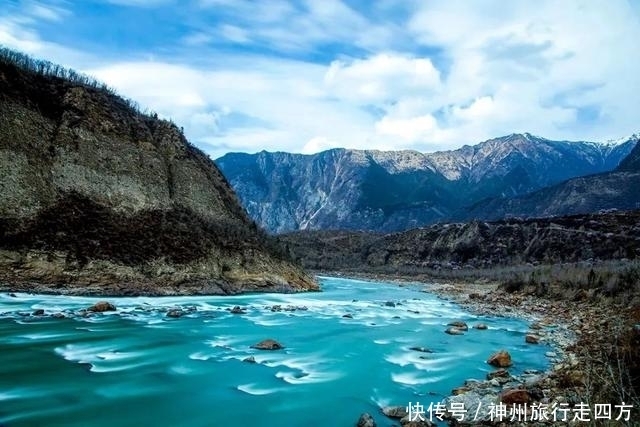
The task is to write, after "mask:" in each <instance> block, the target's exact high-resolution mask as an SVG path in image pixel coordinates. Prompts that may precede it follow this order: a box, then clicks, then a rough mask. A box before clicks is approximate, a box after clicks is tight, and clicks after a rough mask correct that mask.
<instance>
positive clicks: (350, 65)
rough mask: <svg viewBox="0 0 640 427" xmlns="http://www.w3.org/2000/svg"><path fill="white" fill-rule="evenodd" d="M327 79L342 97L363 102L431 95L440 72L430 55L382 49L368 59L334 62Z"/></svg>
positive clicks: (330, 85)
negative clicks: (412, 54) (384, 51)
mask: <svg viewBox="0 0 640 427" xmlns="http://www.w3.org/2000/svg"><path fill="white" fill-rule="evenodd" d="M324 82H325V85H326V86H327V88H328V89H329V91H330V92H331V93H332V94H334V95H336V96H339V97H341V98H343V99H349V100H353V101H355V102H360V103H363V104H369V103H389V102H395V101H398V100H400V99H402V98H404V97H405V96H407V95H408V94H411V93H414V94H419V95H421V96H428V95H429V93H430V92H432V91H433V90H434V89H437V88H438V86H439V84H440V74H439V72H438V70H436V68H435V67H434V66H433V64H432V63H431V60H429V59H428V58H409V57H405V56H401V55H396V54H389V53H382V54H377V55H374V56H371V57H369V58H367V59H356V60H351V61H349V62H347V61H344V60H337V61H334V62H332V63H331V65H330V66H329V70H328V71H327V73H326V74H325V77H324Z"/></svg>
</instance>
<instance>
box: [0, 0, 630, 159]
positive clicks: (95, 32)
mask: <svg viewBox="0 0 640 427" xmlns="http://www.w3.org/2000/svg"><path fill="white" fill-rule="evenodd" d="M639 40H640V1H639V0H582V1H581V0H576V1H573V0H563V1H557V0H548V1H547V0H529V1H523V0H512V1H503V0H473V1H470V0H469V1H462V0H406V1H403V0H396V1H392V0H379V1H373V0H372V1H367V0H349V1H347V0H342V1H341V0H307V1H285V0H262V1H257V0H256V1H249V0H42V1H36V0H24V1H23V0H2V7H1V8H0V44H1V45H4V46H7V47H10V48H12V49H17V50H20V51H23V52H25V53H28V54H30V55H32V56H34V57H37V58H40V59H46V60H49V61H52V62H56V63H59V64H62V65H64V66H66V67H71V68H74V69H76V70H78V71H81V72H84V73H86V74H90V75H91V76H94V77H96V78H97V79H98V80H101V81H103V82H105V83H107V84H108V85H110V86H111V87H113V88H115V89H116V90H117V91H118V93H120V94H121V95H123V96H125V97H127V98H131V99H133V100H135V101H137V102H138V103H139V104H140V105H141V106H142V107H143V108H146V109H149V110H153V111H155V112H157V113H158V114H159V115H160V116H161V117H164V118H169V119H172V120H173V121H174V122H175V123H176V124H178V126H181V127H183V128H184V132H185V135H186V136H187V138H188V139H189V140H190V141H191V142H193V143H195V144H196V145H197V146H199V147H200V148H201V149H202V150H204V151H205V152H206V153H207V154H209V155H210V156H211V157H212V158H217V157H219V156H221V155H223V154H225V153H227V152H250V153H253V152H258V151H262V150H267V151H289V152H297V153H314V152H318V151H321V150H325V149H329V148H334V147H346V148H360V149H381V150H398V149H412V150H418V151H422V152H432V151H437V150H445V149H454V148H458V147H460V146H462V145H464V144H475V143H478V142H480V141H483V140H486V139H489V138H492V137H497V136H502V135H508V134H511V133H520V132H530V133H532V134H535V135H540V136H543V137H546V138H549V139H559V140H593V141H606V140H610V139H617V138H621V137H625V136H628V135H630V134H633V133H636V132H638V131H640V108H639V105H640V42H639Z"/></svg>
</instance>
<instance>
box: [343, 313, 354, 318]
mask: <svg viewBox="0 0 640 427" xmlns="http://www.w3.org/2000/svg"><path fill="white" fill-rule="evenodd" d="M342 317H343V318H344V319H353V315H352V314H350V313H347V314H343V315H342Z"/></svg>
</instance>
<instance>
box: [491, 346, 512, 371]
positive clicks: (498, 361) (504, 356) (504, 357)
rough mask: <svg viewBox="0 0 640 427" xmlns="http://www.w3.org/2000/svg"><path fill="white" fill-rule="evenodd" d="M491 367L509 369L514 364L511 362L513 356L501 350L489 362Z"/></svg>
mask: <svg viewBox="0 0 640 427" xmlns="http://www.w3.org/2000/svg"><path fill="white" fill-rule="evenodd" d="M487 363H488V364H489V365H493V366H497V367H498V368H508V367H509V366H511V365H512V364H513V362H512V361H511V355H510V354H509V352H508V351H506V350H500V351H499V352H497V353H494V354H492V355H491V357H489V359H488V360H487Z"/></svg>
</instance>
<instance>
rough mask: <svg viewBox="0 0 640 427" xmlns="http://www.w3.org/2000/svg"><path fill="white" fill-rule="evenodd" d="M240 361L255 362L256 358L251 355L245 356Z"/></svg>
mask: <svg viewBox="0 0 640 427" xmlns="http://www.w3.org/2000/svg"><path fill="white" fill-rule="evenodd" d="M242 361H243V362H247V363H257V362H256V358H255V357H253V356H249V357H245V358H244V359H242Z"/></svg>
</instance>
